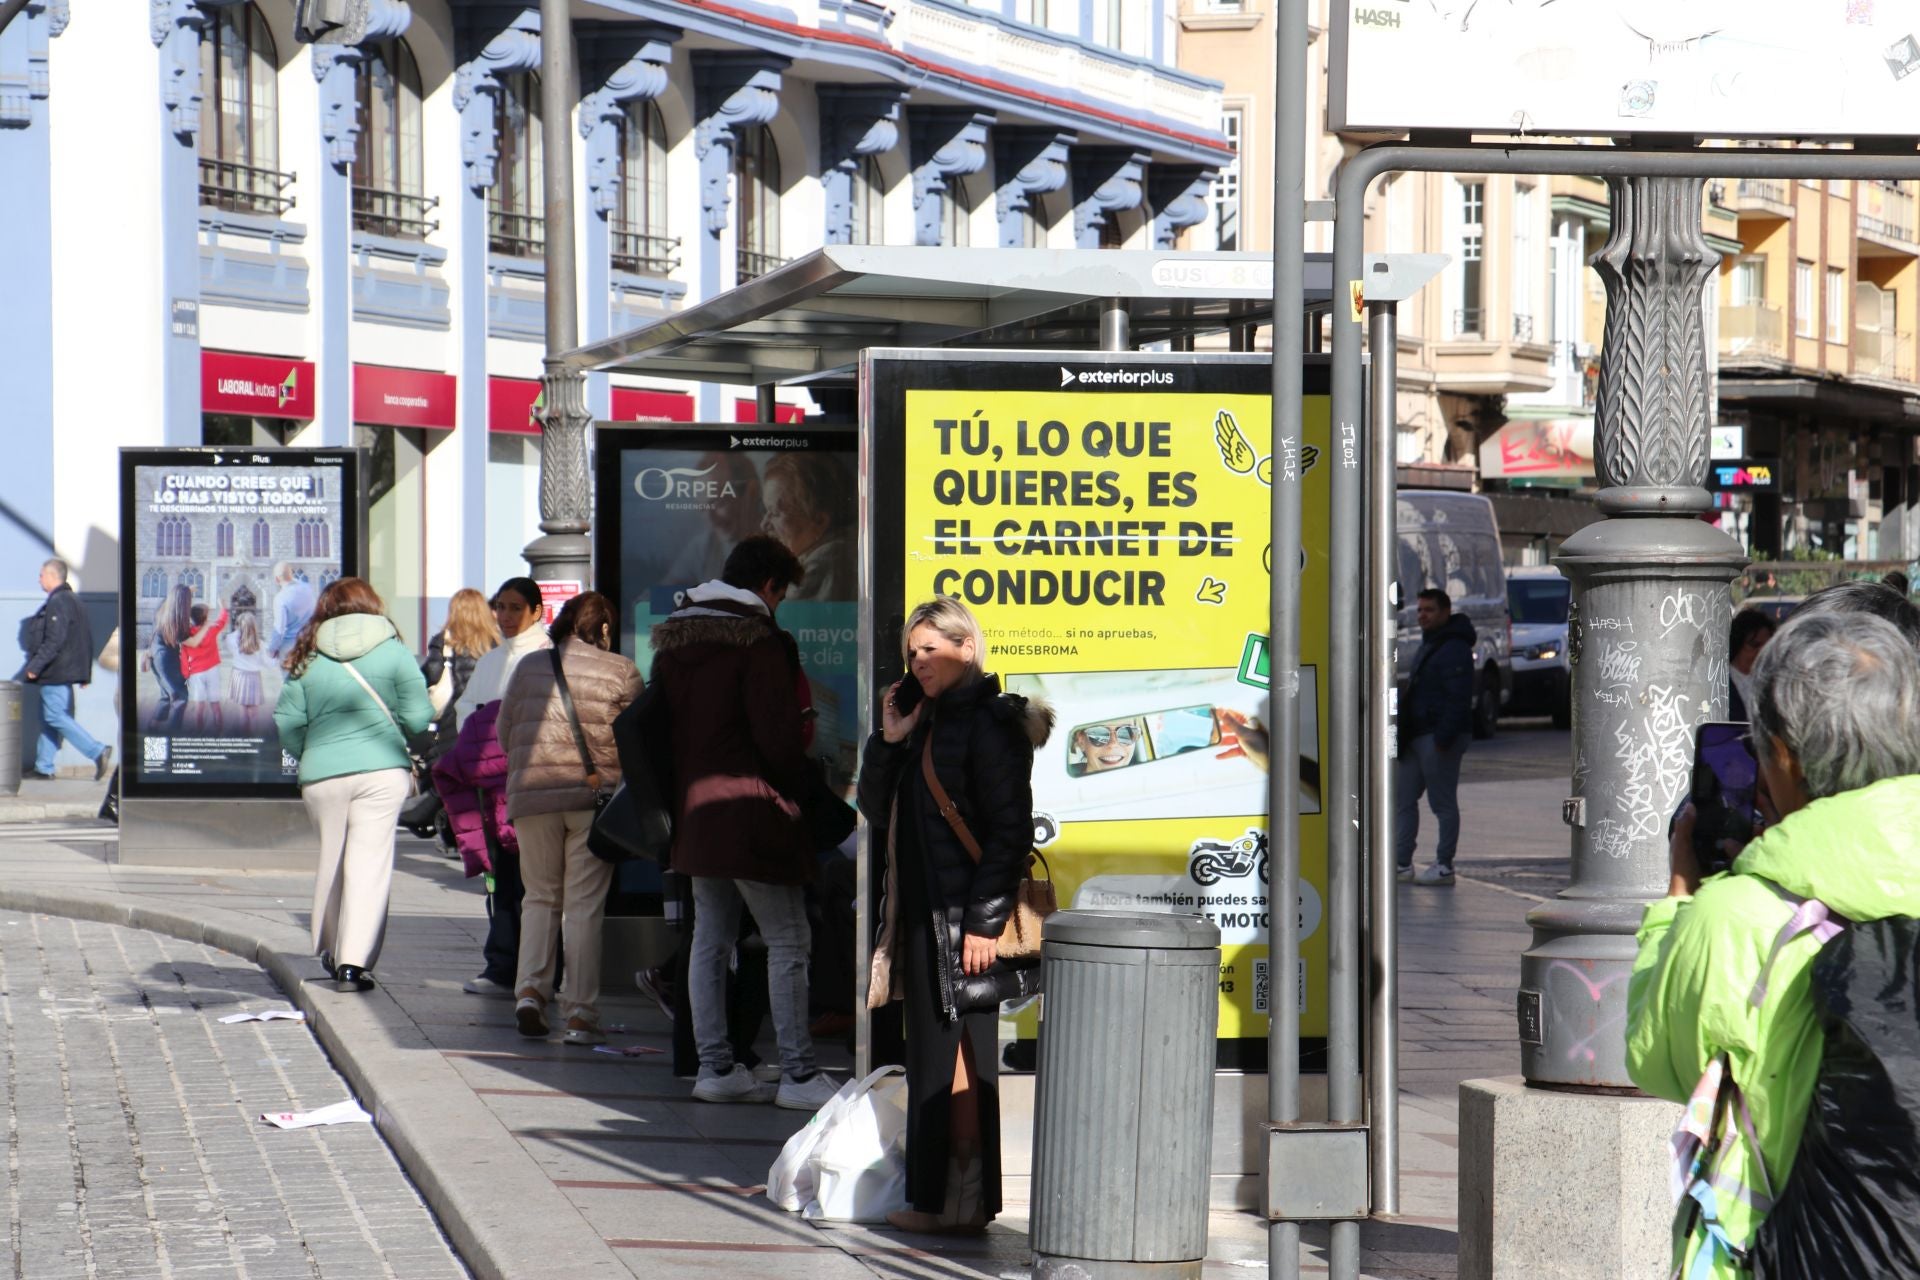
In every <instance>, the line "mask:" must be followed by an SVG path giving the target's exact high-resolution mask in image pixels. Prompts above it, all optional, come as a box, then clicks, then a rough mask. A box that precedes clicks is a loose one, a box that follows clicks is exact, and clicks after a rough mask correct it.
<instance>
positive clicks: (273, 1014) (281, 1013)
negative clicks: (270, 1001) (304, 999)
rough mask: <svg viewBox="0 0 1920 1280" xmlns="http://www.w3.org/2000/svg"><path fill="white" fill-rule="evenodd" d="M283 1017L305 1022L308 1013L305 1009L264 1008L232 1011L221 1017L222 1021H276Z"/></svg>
mask: <svg viewBox="0 0 1920 1280" xmlns="http://www.w3.org/2000/svg"><path fill="white" fill-rule="evenodd" d="M281 1018H286V1019H288V1020H289V1021H292V1022H305V1021H306V1020H307V1013H306V1010H304V1009H262V1010H260V1011H258V1012H257V1013H230V1014H228V1015H227V1016H226V1017H224V1018H222V1019H220V1021H222V1022H276V1021H278V1020H279V1019H281Z"/></svg>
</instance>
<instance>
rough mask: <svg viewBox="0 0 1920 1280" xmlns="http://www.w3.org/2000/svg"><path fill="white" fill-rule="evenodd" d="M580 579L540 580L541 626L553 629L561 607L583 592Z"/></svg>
mask: <svg viewBox="0 0 1920 1280" xmlns="http://www.w3.org/2000/svg"><path fill="white" fill-rule="evenodd" d="M581 589H582V588H581V586H580V579H578V578H566V579H556V580H553V581H548V580H546V579H544V578H543V579H541V580H540V625H541V626H544V627H551V626H552V625H553V620H554V619H555V618H557V617H559V616H560V609H561V606H563V605H565V604H566V603H567V601H569V600H571V599H573V598H574V597H575V596H577V595H579V594H580V592H581Z"/></svg>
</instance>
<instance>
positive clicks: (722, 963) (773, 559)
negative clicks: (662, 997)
mask: <svg viewBox="0 0 1920 1280" xmlns="http://www.w3.org/2000/svg"><path fill="white" fill-rule="evenodd" d="M801 574H802V570H801V567H800V562H799V560H798V559H797V558H795V556H794V554H793V553H792V552H791V551H789V550H787V548H786V547H785V546H784V545H782V544H781V543H780V542H777V541H776V540H774V539H772V538H768V537H754V538H748V539H746V540H745V541H744V542H742V543H740V544H739V545H738V546H736V547H735V548H734V549H733V551H732V552H731V553H730V554H729V555H728V556H727V563H726V568H725V569H724V570H723V572H722V573H721V576H720V578H719V579H718V580H717V581H713V582H706V583H702V584H701V585H700V586H697V587H694V588H692V589H690V590H689V591H688V592H687V593H686V596H685V600H684V604H683V605H682V607H681V608H680V609H679V610H677V611H676V612H674V613H673V614H672V615H671V616H670V617H668V619H667V620H666V621H665V622H662V623H661V624H659V625H658V626H656V627H655V628H654V629H653V653H654V658H653V673H652V679H653V680H654V681H655V682H656V683H657V684H658V686H659V689H660V691H661V693H662V696H663V697H664V698H665V699H666V703H667V709H668V716H669V718H670V722H671V724H672V726H673V729H672V739H673V752H672V756H673V765H674V791H675V795H674V829H673V850H672V853H671V855H670V857H671V861H672V865H673V869H674V870H675V871H676V872H678V873H680V874H681V875H684V876H687V877H689V878H690V879H691V880H692V882H693V901H694V926H693V952H692V956H691V958H690V960H689V962H688V966H687V989H688V997H689V1002H690V1004H691V1006H692V1012H693V1035H694V1041H695V1044H696V1046H697V1047H698V1049H699V1053H700V1074H699V1076H698V1078H697V1079H696V1080H695V1081H694V1086H693V1096H694V1097H695V1098H698V1099H700V1100H701V1101H702V1102H767V1101H772V1102H775V1103H777V1104H778V1105H780V1106H783V1107H791V1108H794V1109H796V1110H807V1111H812V1110H817V1109H818V1108H819V1107H820V1106H822V1105H823V1104H824V1103H825V1102H826V1101H827V1100H828V1099H829V1098H831V1097H832V1096H833V1095H834V1092H835V1090H836V1089H837V1088H838V1085H837V1084H836V1083H835V1082H834V1081H833V1080H831V1079H829V1078H828V1077H827V1076H826V1075H825V1074H824V1073H822V1072H820V1071H819V1070H818V1068H817V1067H816V1065H815V1062H814V1053H813V1038H812V1036H811V1035H810V1034H809V1032H808V1030H807V962H808V956H809V953H810V951H811V946H812V938H811V934H810V932H809V929H808V926H807V908H806V895H805V886H806V883H807V881H809V880H810V879H812V878H813V872H814V865H815V858H814V850H813V848H812V846H811V844H810V843H809V841H808V838H807V834H806V830H805V827H804V826H803V824H802V823H801V820H800V806H799V800H800V797H801V796H802V795H804V794H805V789H806V784H807V771H808V770H809V769H811V768H813V767H814V766H813V765H812V764H811V763H810V762H809V761H808V760H807V756H806V748H805V728H804V718H803V716H802V714H801V704H800V697H799V694H798V691H797V689H796V682H795V673H796V672H797V671H798V669H799V656H798V652H797V650H796V648H795V646H794V643H793V639H792V637H790V636H788V635H787V634H786V633H785V632H783V631H781V630H780V628H779V627H778V626H777V625H776V624H775V622H774V611H775V610H776V609H778V608H779V607H780V602H781V600H783V599H784V598H785V597H786V594H787V589H788V588H789V587H791V586H793V585H794V584H796V583H798V582H799V581H800V578H801ZM743 903H744V904H745V906H746V908H747V909H748V910H750V911H752V912H753V918H754V920H755V921H756V922H757V923H758V924H759V926H760V936H761V937H762V938H764V939H765V940H766V944H767V995H768V1003H769V1004H770V1005H771V1007H772V1013H773V1026H774V1034H775V1037H776V1038H777V1039H778V1041H779V1043H780V1076H781V1078H780V1084H779V1087H778V1089H777V1090H776V1089H775V1087H774V1086H773V1085H772V1084H771V1083H762V1082H761V1081H759V1080H756V1079H755V1078H754V1076H753V1073H752V1072H751V1071H749V1070H748V1069H747V1068H746V1067H745V1066H744V1065H742V1064H740V1063H738V1062H736V1061H735V1060H734V1054H733V1048H732V1046H731V1045H730V1044H729V1043H728V1039H727V1002H726V979H727V957H728V955H729V954H730V953H731V952H732V950H733V946H734V941H735V939H736V938H737V937H738V935H739V929H740V911H741V906H742V904H743Z"/></svg>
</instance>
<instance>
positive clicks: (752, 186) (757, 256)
mask: <svg viewBox="0 0 1920 1280" xmlns="http://www.w3.org/2000/svg"><path fill="white" fill-rule="evenodd" d="M733 186H734V190H735V192H736V193H737V195H738V203H739V206H740V234H739V237H738V240H739V246H740V248H739V263H738V275H739V278H740V279H741V280H751V279H753V278H754V277H755V276H763V275H765V274H767V272H769V271H771V270H773V269H774V268H775V267H777V266H779V265H780V264H781V263H782V262H783V261H785V259H783V258H781V256H780V188H781V182H780V151H779V148H777V147H776V146H774V142H773V133H772V131H770V130H769V129H767V128H766V127H765V126H764V125H762V126H760V127H759V128H755V129H742V130H741V131H740V133H739V135H738V139H737V141H735V143H734V147H733Z"/></svg>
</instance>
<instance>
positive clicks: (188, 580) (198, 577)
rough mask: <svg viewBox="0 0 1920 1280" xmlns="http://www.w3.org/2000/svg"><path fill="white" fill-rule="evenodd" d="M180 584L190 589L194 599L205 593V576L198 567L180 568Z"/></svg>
mask: <svg viewBox="0 0 1920 1280" xmlns="http://www.w3.org/2000/svg"><path fill="white" fill-rule="evenodd" d="M180 585H181V586H183V587H187V588H189V589H191V590H192V592H193V598H194V599H195V600H198V599H200V598H201V597H203V596H205V595H206V593H207V580H206V577H205V576H204V575H202V574H201V572H200V571H199V570H198V569H192V568H188V569H182V570H181V571H180Z"/></svg>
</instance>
